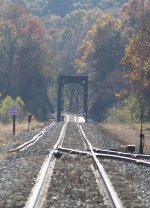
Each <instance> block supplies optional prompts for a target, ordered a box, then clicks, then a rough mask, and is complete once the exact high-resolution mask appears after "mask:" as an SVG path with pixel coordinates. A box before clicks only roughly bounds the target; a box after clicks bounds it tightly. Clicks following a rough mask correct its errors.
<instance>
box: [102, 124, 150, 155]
mask: <svg viewBox="0 0 150 208" xmlns="http://www.w3.org/2000/svg"><path fill="white" fill-rule="evenodd" d="M99 128H100V130H101V131H102V132H103V133H104V134H106V135H108V136H109V137H111V138H113V139H114V140H116V141H118V142H119V144H120V145H122V146H127V145H129V144H132V145H135V147H136V152H138V151H139V143H140V137H139V135H140V124H132V125H122V124H112V123H100V124H99ZM143 133H144V135H145V146H144V152H145V153H150V123H144V124H143ZM124 149H125V147H124Z"/></svg>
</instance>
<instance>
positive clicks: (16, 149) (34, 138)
mask: <svg viewBox="0 0 150 208" xmlns="http://www.w3.org/2000/svg"><path fill="white" fill-rule="evenodd" d="M54 125H55V122H52V123H51V124H50V125H49V126H46V127H45V128H44V129H43V130H42V131H41V132H40V133H38V134H37V135H35V136H34V137H33V138H32V139H31V140H29V141H27V142H25V143H23V144H21V145H19V146H18V147H16V148H14V149H11V150H9V152H15V151H23V150H25V149H26V148H28V147H29V146H31V145H33V144H34V143H35V142H37V141H38V140H39V139H40V138H41V137H42V136H43V135H44V134H45V133H46V131H47V129H48V128H52V127H53V126H54Z"/></svg>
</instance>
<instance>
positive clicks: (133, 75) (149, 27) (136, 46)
mask: <svg viewBox="0 0 150 208" xmlns="http://www.w3.org/2000/svg"><path fill="white" fill-rule="evenodd" d="M149 20H150V10H149V9H148V10H147V11H146V12H145V13H144V14H143V15H142V16H141V18H140V21H139V24H138V27H137V30H136V33H135V35H134V37H133V38H132V39H131V40H130V41H129V43H128V45H127V46H126V49H125V57H124V58H123V60H122V63H123V64H124V65H125V68H126V74H125V78H126V79H127V80H128V81H129V83H130V84H131V90H130V92H131V93H134V94H136V96H137V97H138V99H139V102H141V101H143V102H145V101H146V102H147V105H149V102H150V100H149V96H150V93H149V92H150V21H149Z"/></svg>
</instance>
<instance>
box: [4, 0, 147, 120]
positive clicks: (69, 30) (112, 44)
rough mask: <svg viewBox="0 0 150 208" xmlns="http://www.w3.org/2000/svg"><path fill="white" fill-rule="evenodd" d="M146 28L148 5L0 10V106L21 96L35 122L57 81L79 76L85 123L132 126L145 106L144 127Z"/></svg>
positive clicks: (23, 4) (91, 2) (64, 4)
mask: <svg viewBox="0 0 150 208" xmlns="http://www.w3.org/2000/svg"><path fill="white" fill-rule="evenodd" d="M14 2H15V3H14ZM149 20H150V3H149V1H148V0H129V1H126V0H118V1H111V0H108V1H102V0H101V1H97V0H88V1H86V3H85V1H82V0H81V1H80V2H79V1H76V0H70V1H65V0H57V1H56V0H55V1H53V0H51V1H39V0H37V1H34V3H32V1H30V3H29V2H28V1H19V0H18V1H13V3H9V4H5V3H1V5H0V93H1V97H0V99H1V101H2V100H3V99H4V98H5V97H6V96H7V95H10V96H11V97H12V98H16V97H17V96H20V97H21V98H22V100H23V102H24V103H25V106H26V108H27V110H28V111H29V112H32V113H33V114H34V115H35V116H36V117H37V118H39V119H41V118H44V117H45V116H46V115H47V114H48V112H50V111H51V112H53V111H55V109H56V94H55V91H56V80H57V75H58V74H70V75H71V74H86V75H89V85H90V87H89V97H90V99H89V115H90V116H91V117H92V118H94V119H95V120H102V119H104V118H106V116H108V118H109V119H113V120H116V121H119V122H122V121H131V120H132V121H135V122H136V121H138V120H139V118H140V117H139V114H140V106H144V108H145V117H146V119H147V120H148V119H149V117H150V107H149V102H150V100H149V88H150V79H149V77H150V75H149V74H150V21H149ZM66 94H68V96H69V94H70V93H66ZM66 96H67V95H66ZM79 99H82V98H79ZM68 100H69V98H68ZM66 105H69V103H68V104H67V103H66ZM79 106H80V105H79ZM67 108H68V107H67ZM122 118H124V119H122Z"/></svg>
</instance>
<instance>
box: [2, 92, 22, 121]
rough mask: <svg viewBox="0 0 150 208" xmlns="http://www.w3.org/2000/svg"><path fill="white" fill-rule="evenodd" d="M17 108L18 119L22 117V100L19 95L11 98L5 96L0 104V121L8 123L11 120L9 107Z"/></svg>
mask: <svg viewBox="0 0 150 208" xmlns="http://www.w3.org/2000/svg"><path fill="white" fill-rule="evenodd" d="M14 106H15V107H16V108H17V119H18V120H19V121H21V120H23V118H24V102H23V101H22V99H21V98H20V97H17V98H16V99H12V98H11V97H10V96H8V95H7V96H6V98H5V99H4V100H2V102H1V104H0V121H1V122H2V123H4V124H7V123H9V122H10V121H11V120H12V115H11V113H10V109H11V108H13V107H14Z"/></svg>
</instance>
